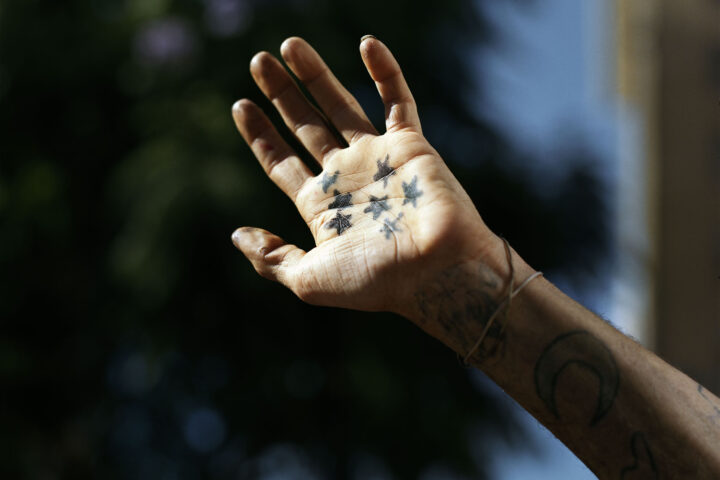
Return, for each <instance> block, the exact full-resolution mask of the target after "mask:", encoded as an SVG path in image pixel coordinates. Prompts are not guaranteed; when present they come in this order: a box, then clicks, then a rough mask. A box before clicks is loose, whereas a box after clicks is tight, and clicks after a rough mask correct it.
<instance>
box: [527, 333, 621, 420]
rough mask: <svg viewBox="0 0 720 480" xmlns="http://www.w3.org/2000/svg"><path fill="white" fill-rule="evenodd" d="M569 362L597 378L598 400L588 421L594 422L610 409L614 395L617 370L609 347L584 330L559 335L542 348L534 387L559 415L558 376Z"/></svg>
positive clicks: (550, 408)
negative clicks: (557, 401) (556, 399)
mask: <svg viewBox="0 0 720 480" xmlns="http://www.w3.org/2000/svg"><path fill="white" fill-rule="evenodd" d="M570 365H577V366H580V367H582V368H585V369H587V370H588V371H590V372H591V373H593V374H594V375H595V376H596V377H597V379H598V401H597V406H596V408H595V413H594V415H593V417H592V418H591V419H590V425H595V424H596V423H597V422H598V421H599V420H600V419H602V418H603V417H604V416H605V415H606V414H607V413H608V411H609V410H610V408H611V407H612V405H613V402H614V400H615V397H616V395H617V391H618V386H619V383H620V374H619V371H618V367H617V364H616V363H615V359H614V358H613V356H612V353H610V350H608V348H607V347H606V346H605V345H604V344H603V343H602V342H601V341H600V340H598V339H597V338H595V337H594V336H592V335H591V334H590V333H588V332H585V331H573V332H570V333H565V334H563V335H560V336H559V337H557V338H556V339H555V340H553V341H552V342H550V344H549V345H548V346H547V347H546V348H545V350H544V351H543V352H542V354H541V355H540V358H538V361H537V363H536V364H535V388H536V391H537V394H538V396H539V397H540V399H541V400H542V401H543V402H544V403H545V406H547V408H548V410H550V412H551V413H552V414H553V415H554V416H555V417H556V418H558V419H560V412H558V409H557V405H556V403H555V390H556V387H557V382H558V379H559V378H560V375H561V374H562V373H563V371H564V370H565V369H566V368H567V367H569V366H570Z"/></svg>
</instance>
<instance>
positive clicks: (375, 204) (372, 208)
mask: <svg viewBox="0 0 720 480" xmlns="http://www.w3.org/2000/svg"><path fill="white" fill-rule="evenodd" d="M387 199H388V196H387V195H385V196H384V197H382V198H378V197H376V196H375V195H370V199H369V202H370V205H368V206H367V207H366V208H365V210H363V212H364V213H370V212H372V218H373V220H377V219H378V217H379V216H380V215H382V213H383V212H386V211H388V210H390V206H389V205H388V204H387Z"/></svg>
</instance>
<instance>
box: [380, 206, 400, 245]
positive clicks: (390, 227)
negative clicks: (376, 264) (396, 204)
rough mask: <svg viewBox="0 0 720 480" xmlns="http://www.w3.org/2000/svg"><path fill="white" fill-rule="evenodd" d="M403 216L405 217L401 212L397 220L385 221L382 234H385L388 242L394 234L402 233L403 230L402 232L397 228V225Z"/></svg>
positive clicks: (381, 230) (387, 219)
mask: <svg viewBox="0 0 720 480" xmlns="http://www.w3.org/2000/svg"><path fill="white" fill-rule="evenodd" d="M402 216H403V214H402V212H400V213H399V214H398V216H397V217H396V218H395V220H390V219H389V218H386V219H385V220H384V221H383V228H382V229H380V232H381V233H384V234H385V239H386V240H387V239H389V238H390V236H391V235H392V234H393V233H395V232H402V230H400V227H398V226H397V223H398V222H399V221H400V219H401V218H402Z"/></svg>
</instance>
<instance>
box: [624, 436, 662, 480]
mask: <svg viewBox="0 0 720 480" xmlns="http://www.w3.org/2000/svg"><path fill="white" fill-rule="evenodd" d="M630 450H631V451H632V456H633V463H632V465H630V466H627V467H625V468H623V469H622V471H621V472H620V479H621V480H632V479H634V478H637V479H640V480H647V479H653V478H658V471H657V465H655V458H654V457H653V454H652V451H651V450H650V445H649V444H648V442H647V439H646V438H645V435H644V434H643V433H642V432H635V433H633V434H632V437H630Z"/></svg>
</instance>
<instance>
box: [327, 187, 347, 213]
mask: <svg viewBox="0 0 720 480" xmlns="http://www.w3.org/2000/svg"><path fill="white" fill-rule="evenodd" d="M333 195H335V200H333V201H332V203H331V204H330V205H328V210H331V209H333V208H337V209H341V208H345V207H349V206H350V205H352V202H351V201H350V199H351V198H352V193H340V192H339V191H337V190H335V191H334V192H333Z"/></svg>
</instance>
